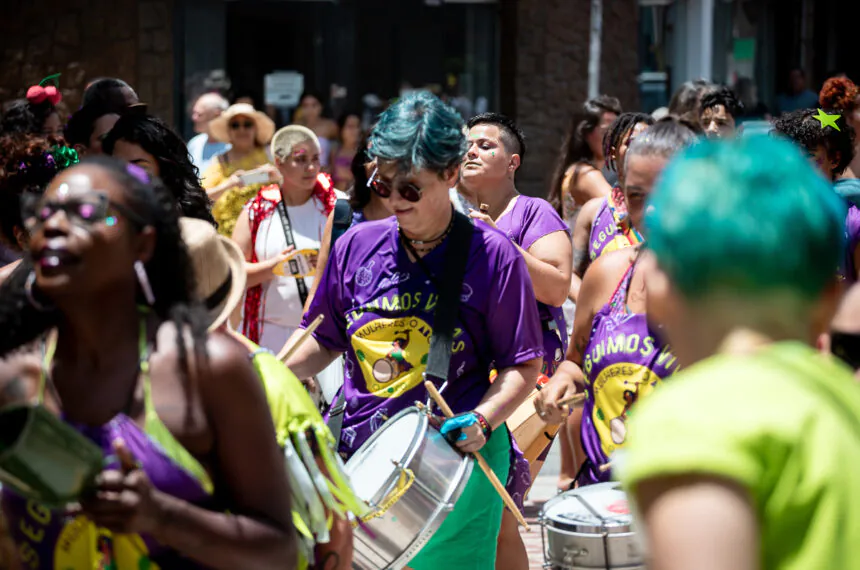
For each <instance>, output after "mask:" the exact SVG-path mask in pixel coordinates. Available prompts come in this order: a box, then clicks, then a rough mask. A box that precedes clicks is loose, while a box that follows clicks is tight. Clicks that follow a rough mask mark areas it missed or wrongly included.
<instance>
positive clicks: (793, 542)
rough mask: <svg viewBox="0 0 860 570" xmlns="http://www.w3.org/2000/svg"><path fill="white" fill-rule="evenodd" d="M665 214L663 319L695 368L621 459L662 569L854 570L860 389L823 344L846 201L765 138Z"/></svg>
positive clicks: (716, 163)
mask: <svg viewBox="0 0 860 570" xmlns="http://www.w3.org/2000/svg"><path fill="white" fill-rule="evenodd" d="M651 206H652V208H649V212H648V214H647V220H646V226H647V230H648V244H649V248H650V250H651V252H652V253H653V254H652V255H649V259H648V260H647V261H646V262H645V263H647V269H646V270H647V278H646V280H645V284H646V285H647V294H648V299H649V304H650V306H651V314H652V316H653V317H654V319H655V320H657V321H659V322H660V323H661V324H662V325H663V326H664V333H665V335H666V337H667V338H668V340H669V342H670V343H671V344H672V348H673V350H674V352H675V354H676V355H677V357H678V360H679V361H680V363H681V365H682V366H683V367H684V370H683V371H682V372H679V373H678V374H677V375H676V376H675V377H674V378H673V380H672V382H671V383H670V384H669V385H667V386H665V387H664V388H662V389H661V390H658V391H657V392H656V393H655V394H654V395H653V396H652V397H651V398H649V399H648V400H647V401H645V402H644V403H643V404H642V405H641V407H638V408H637V410H636V414H635V416H634V417H633V418H632V419H631V428H630V437H629V441H628V443H627V447H626V450H625V451H626V453H625V455H624V456H623V457H621V458H619V469H618V470H619V471H620V475H621V479H622V481H623V482H624V484H625V486H626V488H627V489H628V491H629V492H630V493H631V494H632V496H633V498H634V499H635V501H636V503H637V504H638V512H639V513H641V522H642V525H641V526H640V528H642V529H643V530H644V534H645V538H646V540H647V542H648V543H649V550H650V561H651V564H650V566H649V567H650V568H654V569H656V570H675V569H688V568H733V569H757V568H767V569H773V570H790V569H791V570H794V569H797V570H800V569H803V570H808V569H811V568H816V569H817V568H821V569H825V568H827V569H830V568H853V567H855V566H856V560H857V549H856V544H855V542H854V541H853V540H852V539H848V538H847V537H855V536H858V534H860V471H858V470H857V469H856V468H855V466H856V465H860V430H858V423H857V418H858V417H860V387H858V385H857V384H856V382H855V381H854V379H853V378H852V373H851V370H850V369H849V368H848V367H847V366H846V365H844V364H843V363H841V362H839V361H838V360H837V359H833V358H829V357H827V356H824V355H821V354H819V353H818V352H816V351H815V350H814V349H813V347H812V346H811V345H812V344H813V343H814V341H815V338H816V337H817V335H818V334H819V333H820V332H822V331H823V330H825V329H826V327H827V325H828V323H829V321H830V317H831V316H832V315H833V313H834V310H835V308H836V305H837V302H838V300H839V296H840V293H841V287H840V285H839V284H838V282H837V280H836V277H835V275H834V271H833V268H834V267H835V266H836V265H837V263H838V262H839V260H840V256H841V254H842V247H841V246H842V244H843V243H844V236H843V222H844V219H845V206H844V204H843V202H842V200H841V199H840V198H839V196H838V195H837V194H836V193H835V192H833V189H832V187H831V185H830V184H829V183H828V181H827V180H825V179H824V178H822V177H821V176H820V175H819V174H818V173H817V172H816V171H815V169H814V168H813V167H812V166H811V164H809V162H808V161H807V159H806V157H805V156H803V155H802V154H801V153H800V152H798V151H797V149H796V148H794V147H793V146H792V145H790V144H789V143H787V142H785V141H782V140H778V139H776V138H773V137H765V136H758V137H750V138H748V139H747V138H745V139H741V140H738V141H731V142H714V143H710V142H709V143H705V144H703V145H700V146H697V147H694V148H692V149H690V150H689V151H687V152H686V153H684V154H683V155H682V156H681V157H679V158H678V159H676V161H675V162H673V164H672V165H670V167H669V168H668V169H667V171H666V173H665V175H664V176H663V178H662V181H661V183H660V184H659V186H658V188H657V190H656V191H655V192H654V197H653V200H652V201H651ZM799 213H800V214H799ZM691 236H693V237H695V239H691ZM705 513H706V514H707V515H705Z"/></svg>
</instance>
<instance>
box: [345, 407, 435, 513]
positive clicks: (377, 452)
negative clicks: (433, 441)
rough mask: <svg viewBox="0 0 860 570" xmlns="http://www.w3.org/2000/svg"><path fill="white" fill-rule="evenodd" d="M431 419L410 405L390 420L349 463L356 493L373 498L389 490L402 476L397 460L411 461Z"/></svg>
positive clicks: (351, 479)
mask: <svg viewBox="0 0 860 570" xmlns="http://www.w3.org/2000/svg"><path fill="white" fill-rule="evenodd" d="M426 421H427V419H426V418H425V417H424V416H423V415H422V414H421V412H419V411H418V410H417V409H416V408H407V409H406V410H403V411H402V412H400V413H399V414H397V415H396V416H394V417H393V418H391V419H390V420H388V421H387V422H385V424H384V425H383V426H382V427H381V428H380V429H379V430H378V431H377V432H376V433H375V434H373V435H372V436H371V437H370V439H368V440H367V441H366V442H364V445H362V446H361V448H360V449H359V450H358V451H357V452H356V453H355V455H353V456H352V457H350V459H349V461H347V463H346V473H347V475H349V480H350V483H351V484H352V488H353V490H354V491H355V494H356V495H357V496H358V497H359V498H360V499H362V500H363V501H367V502H371V501H374V499H380V498H382V497H384V496H385V495H386V494H387V488H388V487H389V486H391V485H393V484H394V483H395V482H396V481H397V479H398V478H399V477H400V472H399V470H398V469H397V467H396V466H395V465H394V461H397V462H398V463H400V464H408V463H409V461H410V459H411V451H412V450H413V449H414V447H415V441H416V439H417V438H418V437H423V436H424V430H425V429H426Z"/></svg>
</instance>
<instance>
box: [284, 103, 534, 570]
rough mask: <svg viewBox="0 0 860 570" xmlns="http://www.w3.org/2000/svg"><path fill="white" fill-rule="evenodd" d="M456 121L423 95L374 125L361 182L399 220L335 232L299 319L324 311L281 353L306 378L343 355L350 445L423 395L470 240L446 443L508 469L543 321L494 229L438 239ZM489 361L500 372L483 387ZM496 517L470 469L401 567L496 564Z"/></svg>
mask: <svg viewBox="0 0 860 570" xmlns="http://www.w3.org/2000/svg"><path fill="white" fill-rule="evenodd" d="M463 132H464V125H463V122H462V119H460V117H459V115H458V114H457V113H456V111H454V110H453V109H452V108H450V107H448V106H447V105H445V104H443V103H442V102H441V101H440V100H439V99H437V98H436V97H434V96H433V95H430V94H429V93H426V92H418V93H414V94H410V95H408V96H406V97H404V98H403V99H401V100H400V101H399V102H398V103H397V104H396V105H394V106H392V107H391V108H389V109H388V110H387V111H386V112H385V113H383V114H382V116H381V117H380V119H379V122H378V123H377V126H376V128H375V129H374V131H373V133H372V135H371V147H370V154H371V155H372V158H374V159H375V161H376V164H375V168H374V172H373V174H372V176H371V186H372V189H373V190H374V191H375V192H377V193H379V194H382V195H386V196H390V204H391V207H392V209H393V210H394V213H395V215H396V217H394V218H387V219H384V220H379V221H375V222H365V223H362V224H358V225H357V226H355V227H353V228H352V229H350V230H349V231H347V232H346V233H345V234H344V235H343V236H342V237H341V238H340V239H338V240H337V242H336V243H335V245H334V248H333V249H332V252H331V261H330V262H329V263H328V264H327V265H326V267H325V270H324V272H323V274H322V277H321V279H320V285H319V288H318V290H317V293H316V296H315V297H314V300H313V302H312V303H311V307H310V310H309V311H308V313H307V314H306V316H305V324H307V323H309V322H310V321H312V320H314V318H315V317H316V316H317V315H319V314H323V315H325V317H326V318H325V320H324V321H323V322H322V324H321V325H320V326H319V327H318V328H317V329H316V331H315V332H314V333H313V335H312V337H311V338H310V339H308V340H307V341H305V342H304V343H303V344H301V345H300V346H299V347H298V348H297V350H296V352H295V354H294V355H293V356H292V357H291V358H290V359H289V361H288V362H287V364H288V366H290V368H292V370H293V372H295V373H296V374H297V375H298V376H299V377H300V378H305V377H308V376H312V375H313V374H316V373H317V372H318V371H319V370H321V369H322V368H324V367H325V366H326V365H328V364H329V363H330V362H331V361H332V360H333V359H334V358H335V357H336V356H337V355H338V354H340V353H346V366H345V371H344V387H343V390H344V395H345V404H346V411H345V413H344V416H343V430H342V433H341V439H340V451H341V452H342V453H344V454H346V455H347V456H350V455H352V454H354V453H355V452H356V451H357V450H358V449H359V448H360V447H361V445H362V444H363V443H364V442H365V441H366V440H367V439H368V438H369V437H370V435H371V434H372V433H373V432H375V431H377V430H378V429H380V428H381V427H382V426H383V425H384V423H385V421H386V419H387V418H389V417H392V416H394V414H396V413H397V412H398V411H400V410H402V409H405V408H407V407H409V406H411V405H413V403H414V402H415V401H416V400H424V399H426V398H427V392H426V390H425V388H424V385H423V382H424V378H423V372H424V370H425V368H426V358H427V354H428V351H429V343H430V337H431V335H432V333H433V324H434V311H435V307H436V304H437V302H438V294H439V290H440V288H439V283H440V280H441V279H444V278H445V275H444V264H445V261H446V251H447V250H448V248H450V247H468V248H469V252H468V262H467V264H466V271H465V276H464V279H463V287H462V294H461V297H460V306H459V311H458V315H457V319H456V322H455V328H454V334H453V337H454V338H453V351H452V352H453V354H452V356H451V362H450V367H449V376H448V382H447V384H446V385H445V388H444V390H443V392H442V394H443V396H445V398H446V399H447V401H448V403H449V404H450V406H451V408H452V409H453V410H454V412H455V413H456V414H461V415H462V416H463V417H462V418H458V422H463V423H466V424H468V425H467V426H466V427H464V428H463V434H465V436H466V438H465V439H463V440H460V441H458V442H457V447H459V448H460V449H461V450H463V451H468V452H471V451H477V450H479V449H480V450H481V453H482V455H484V457H485V458H486V459H487V462H488V463H489V464H490V466H491V467H492V468H493V470H494V471H495V472H496V474H497V476H498V477H499V479H501V480H505V479H506V478H507V475H508V470H509V459H510V450H511V444H510V436H509V433H508V431H507V428H506V427H505V420H506V419H507V418H508V416H509V415H510V414H511V413H512V412H513V411H514V410H515V409H516V408H517V407H518V406H519V405H520V404H521V403H522V402H523V401H524V399H525V398H526V396H527V395H528V393H529V391H530V390H531V389H532V387H533V386H534V384H535V382H536V380H537V375H538V373H539V371H540V366H541V357H542V355H543V348H542V342H541V335H540V327H539V322H540V321H539V319H538V313H537V302H536V300H535V296H534V292H533V291H532V285H531V281H530V279H529V275H528V269H527V268H526V264H525V261H524V260H523V258H522V255H520V253H519V252H518V251H517V249H516V248H515V247H514V246H513V245H512V244H511V243H510V241H508V239H507V238H505V236H504V235H502V234H501V233H499V232H497V231H495V230H493V229H491V228H489V227H488V226H486V225H484V224H475V225H474V228H473V232H472V237H471V243H470V244H468V245H466V244H452V243H451V240H450V239H449V237H448V236H449V232H450V228H451V227H452V224H453V219H454V210H453V207H452V204H451V201H450V199H449V196H448V189H449V188H451V187H452V186H453V184H454V182H455V181H456V179H457V175H458V171H459V167H460V162H461V160H462V157H463V154H465V151H466V137H465V135H464V133H463ZM458 215H459V214H458ZM296 336H298V335H296ZM294 338H295V337H294ZM493 363H494V364H495V366H496V368H497V369H498V371H499V376H498V378H497V379H496V380H495V382H493V383H492V384H490V382H489V370H490V365H491V364H493ZM449 422H451V423H449ZM485 422H486V424H488V425H485ZM453 423H454V420H448V421H447V422H445V424H443V426H442V429H443V431H445V430H446V424H447V425H449V426H450V425H452V424H453ZM481 425H484V426H485V427H484V429H482V428H481V427H480V426H481ZM495 432H500V433H495ZM491 436H492V437H491ZM501 517H502V502H501V500H500V499H499V497H498V495H496V494H495V492H494V490H493V488H492V486H491V485H490V483H489V481H488V480H487V478H486V476H484V474H483V473H481V472H480V470H474V472H473V475H472V477H471V478H470V479H469V482H468V483H467V485H466V488H465V490H464V492H463V494H462V495H461V497H460V499H459V500H458V502H457V504H456V505H455V508H454V510H453V512H451V513H450V514H449V515H448V516H447V518H446V519H445V521H444V522H443V523H442V526H441V527H440V528H439V530H438V531H437V532H436V534H435V535H434V536H433V538H432V539H431V540H430V541H429V542H428V543H427V544H426V545H425V546H424V548H423V549H422V550H421V551H420V552H419V553H418V554H417V555H416V556H415V557H414V558H413V559H412V560H411V561H410V562H409V566H410V567H411V568H413V569H414V570H425V569H428V570H429V569H437V568H441V567H445V566H447V567H451V568H469V569H475V570H494V568H495V559H496V537H497V535H498V530H499V525H500V523H501Z"/></svg>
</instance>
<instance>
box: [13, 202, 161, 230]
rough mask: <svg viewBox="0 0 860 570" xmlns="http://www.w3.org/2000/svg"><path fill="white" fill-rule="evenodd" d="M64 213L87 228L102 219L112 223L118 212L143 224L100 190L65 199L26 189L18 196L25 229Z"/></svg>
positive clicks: (110, 224)
mask: <svg viewBox="0 0 860 570" xmlns="http://www.w3.org/2000/svg"><path fill="white" fill-rule="evenodd" d="M60 211H62V212H63V213H65V215H66V217H67V218H68V219H69V221H70V222H71V223H73V224H75V225H76V226H79V227H84V228H89V227H92V226H93V225H95V224H97V223H99V222H104V223H105V225H107V226H115V225H116V224H117V217H116V216H115V215H113V214H114V212H116V213H119V214H121V215H122V216H123V217H125V218H127V219H128V220H129V221H131V222H132V223H134V224H135V225H136V226H138V227H141V228H142V227H144V226H146V225H147V224H146V221H145V220H143V218H141V217H140V216H138V215H137V214H136V213H135V212H133V211H131V210H130V209H129V208H127V207H125V206H124V205H122V204H118V203H116V202H113V201H111V200H109V199H108V197H107V194H104V193H102V192H89V193H87V194H82V195H79V196H74V197H72V198H69V199H67V200H48V199H46V198H45V196H44V195H43V194H35V193H28V194H24V195H22V196H21V219H22V220H23V221H24V227H25V228H26V229H27V231H28V232H33V231H35V230H36V229H38V228H39V227H41V226H42V225H43V224H44V223H45V222H47V221H48V220H49V219H51V217H52V216H54V215H55V214H56V213H57V212H60Z"/></svg>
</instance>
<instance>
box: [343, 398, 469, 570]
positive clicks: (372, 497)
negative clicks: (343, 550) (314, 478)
mask: <svg viewBox="0 0 860 570" xmlns="http://www.w3.org/2000/svg"><path fill="white" fill-rule="evenodd" d="M473 464H474V462H473V461H472V459H471V458H470V457H469V456H466V455H463V454H461V453H460V452H459V451H457V450H456V449H455V448H454V447H452V446H451V445H450V444H449V443H448V442H447V440H445V438H444V437H443V436H442V435H441V434H440V433H439V432H438V430H436V429H435V428H434V427H432V426H431V425H430V423H429V420H428V418H427V414H426V413H424V412H422V411H420V410H418V408H414V407H413V408H407V409H405V410H403V411H402V412H400V413H399V414H397V415H395V416H394V417H393V418H391V419H390V420H388V421H387V422H386V423H385V424H384V425H383V426H382V427H381V428H380V429H379V430H378V431H377V432H376V433H374V434H373V435H372V436H371V437H370V439H368V440H367V441H366V442H365V443H364V445H362V446H361V448H360V449H359V450H358V451H357V452H356V453H355V455H353V456H352V457H351V458H350V459H349V461H348V462H347V463H346V473H347V474H348V475H349V477H350V482H351V484H352V488H353V490H354V491H355V494H356V495H357V496H358V497H359V498H360V499H362V500H363V501H365V502H366V503H367V504H368V506H369V507H370V510H371V512H370V514H368V515H365V516H364V517H362V522H361V524H360V525H358V526H357V527H356V528H355V529H354V535H353V536H354V538H353V547H354V554H353V568H356V569H358V570H382V569H383V568H390V569H392V570H399V569H400V568H403V567H404V566H406V565H407V563H408V562H409V560H410V559H411V558H412V557H413V556H415V555H416V554H418V552H419V551H420V550H421V548H422V547H423V546H424V545H425V544H426V543H427V541H429V540H430V538H431V537H432V536H433V534H434V533H435V532H436V530H438V529H439V526H440V525H441V524H442V521H444V520H445V517H447V516H448V513H449V512H451V511H452V510H453V509H454V503H456V502H457V499H459V498H460V494H461V493H462V492H463V489H464V488H465V487H466V483H467V482H468V480H469V476H470V475H471V474H472V467H473Z"/></svg>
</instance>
